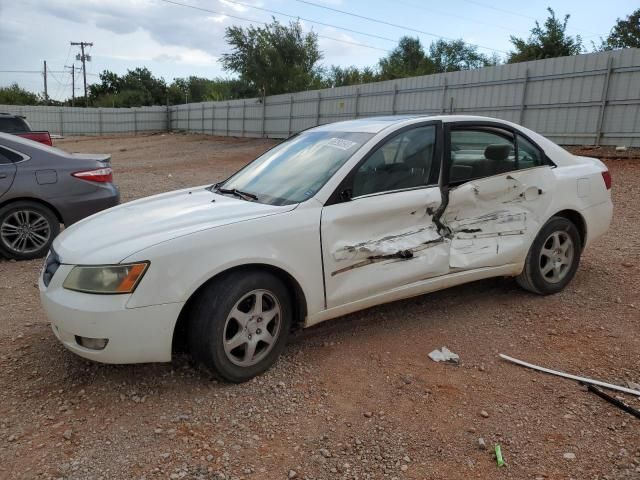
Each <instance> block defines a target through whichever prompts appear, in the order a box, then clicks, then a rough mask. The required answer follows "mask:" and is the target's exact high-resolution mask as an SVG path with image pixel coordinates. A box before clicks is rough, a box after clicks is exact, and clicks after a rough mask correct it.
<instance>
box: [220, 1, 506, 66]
mask: <svg viewBox="0 0 640 480" xmlns="http://www.w3.org/2000/svg"><path fill="white" fill-rule="evenodd" d="M226 1H227V2H230V1H231V0H226ZM296 2H300V3H304V4H306V5H312V6H314V7H317V8H322V9H324V10H330V11H332V12H337V13H341V14H343V15H349V16H350V17H355V18H360V19H363V20H368V21H370V22H375V23H379V24H380V25H387V26H390V27H395V28H400V29H402V30H408V31H410V32H416V33H422V34H423V35H428V36H430V37H436V38H440V39H444V40H455V38H451V37H445V36H443V35H438V34H436V33H432V32H427V31H425V30H420V29H418V28H412V27H408V26H406V25H399V24H397V23H392V22H387V21H386V20H380V19H377V18H373V17H367V16H366V15H360V14H358V13H353V12H348V11H346V10H340V9H339V8H333V7H328V6H326V5H320V4H319V3H314V2H309V1H307V0H296ZM232 3H236V2H232ZM468 45H471V46H474V47H478V48H482V49H485V50H490V51H492V52H500V53H505V54H506V53H507V52H505V51H504V50H498V49H497V48H491V47H486V46H484V45H480V44H477V43H468Z"/></svg>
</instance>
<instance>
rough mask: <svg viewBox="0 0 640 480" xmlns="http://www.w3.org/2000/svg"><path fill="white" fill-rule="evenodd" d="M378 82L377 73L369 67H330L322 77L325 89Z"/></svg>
mask: <svg viewBox="0 0 640 480" xmlns="http://www.w3.org/2000/svg"><path fill="white" fill-rule="evenodd" d="M377 80H378V75H377V73H376V72H375V71H374V70H373V68H371V67H364V68H363V69H362V70H360V69H359V68H358V67H354V66H351V67H344V68H343V67H340V66H337V65H332V66H331V68H330V69H329V71H328V72H327V73H326V74H325V75H324V86H325V87H344V86H347V85H361V84H363V83H370V82H375V81H377Z"/></svg>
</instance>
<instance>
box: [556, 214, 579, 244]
mask: <svg viewBox="0 0 640 480" xmlns="http://www.w3.org/2000/svg"><path fill="white" fill-rule="evenodd" d="M554 217H563V218H566V219H567V220H569V221H570V222H571V223H573V224H574V225H575V226H576V228H577V229H578V233H579V234H580V243H581V244H582V248H584V244H585V242H586V240H587V224H586V222H585V221H584V217H583V216H582V215H580V213H578V212H576V211H575V210H562V211H561V212H558V213H556V214H555V215H554Z"/></svg>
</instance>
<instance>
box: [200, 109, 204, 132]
mask: <svg viewBox="0 0 640 480" xmlns="http://www.w3.org/2000/svg"><path fill="white" fill-rule="evenodd" d="M200 118H201V120H200V133H204V103H203V104H202V115H200Z"/></svg>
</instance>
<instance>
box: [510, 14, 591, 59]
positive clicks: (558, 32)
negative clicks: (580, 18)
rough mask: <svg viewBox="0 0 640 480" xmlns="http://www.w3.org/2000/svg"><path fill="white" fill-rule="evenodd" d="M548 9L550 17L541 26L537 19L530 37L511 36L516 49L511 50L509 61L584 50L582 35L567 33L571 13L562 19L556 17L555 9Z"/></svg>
mask: <svg viewBox="0 0 640 480" xmlns="http://www.w3.org/2000/svg"><path fill="white" fill-rule="evenodd" d="M547 11H548V12H549V17H547V19H546V20H545V22H544V26H540V24H539V23H538V22H537V21H536V25H535V27H533V28H532V29H531V35H530V36H529V38H528V39H526V40H525V39H522V38H518V37H514V36H511V43H513V46H514V47H515V50H514V51H513V52H509V56H508V58H507V63H518V62H526V61H528V60H542V59H545V58H554V57H565V56H570V55H578V54H579V53H581V52H582V39H581V38H580V35H576V36H575V37H572V36H570V35H567V23H568V21H569V15H568V14H567V15H565V16H564V20H560V19H559V18H557V17H556V14H555V12H554V11H553V9H551V8H550V7H549V8H547Z"/></svg>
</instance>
